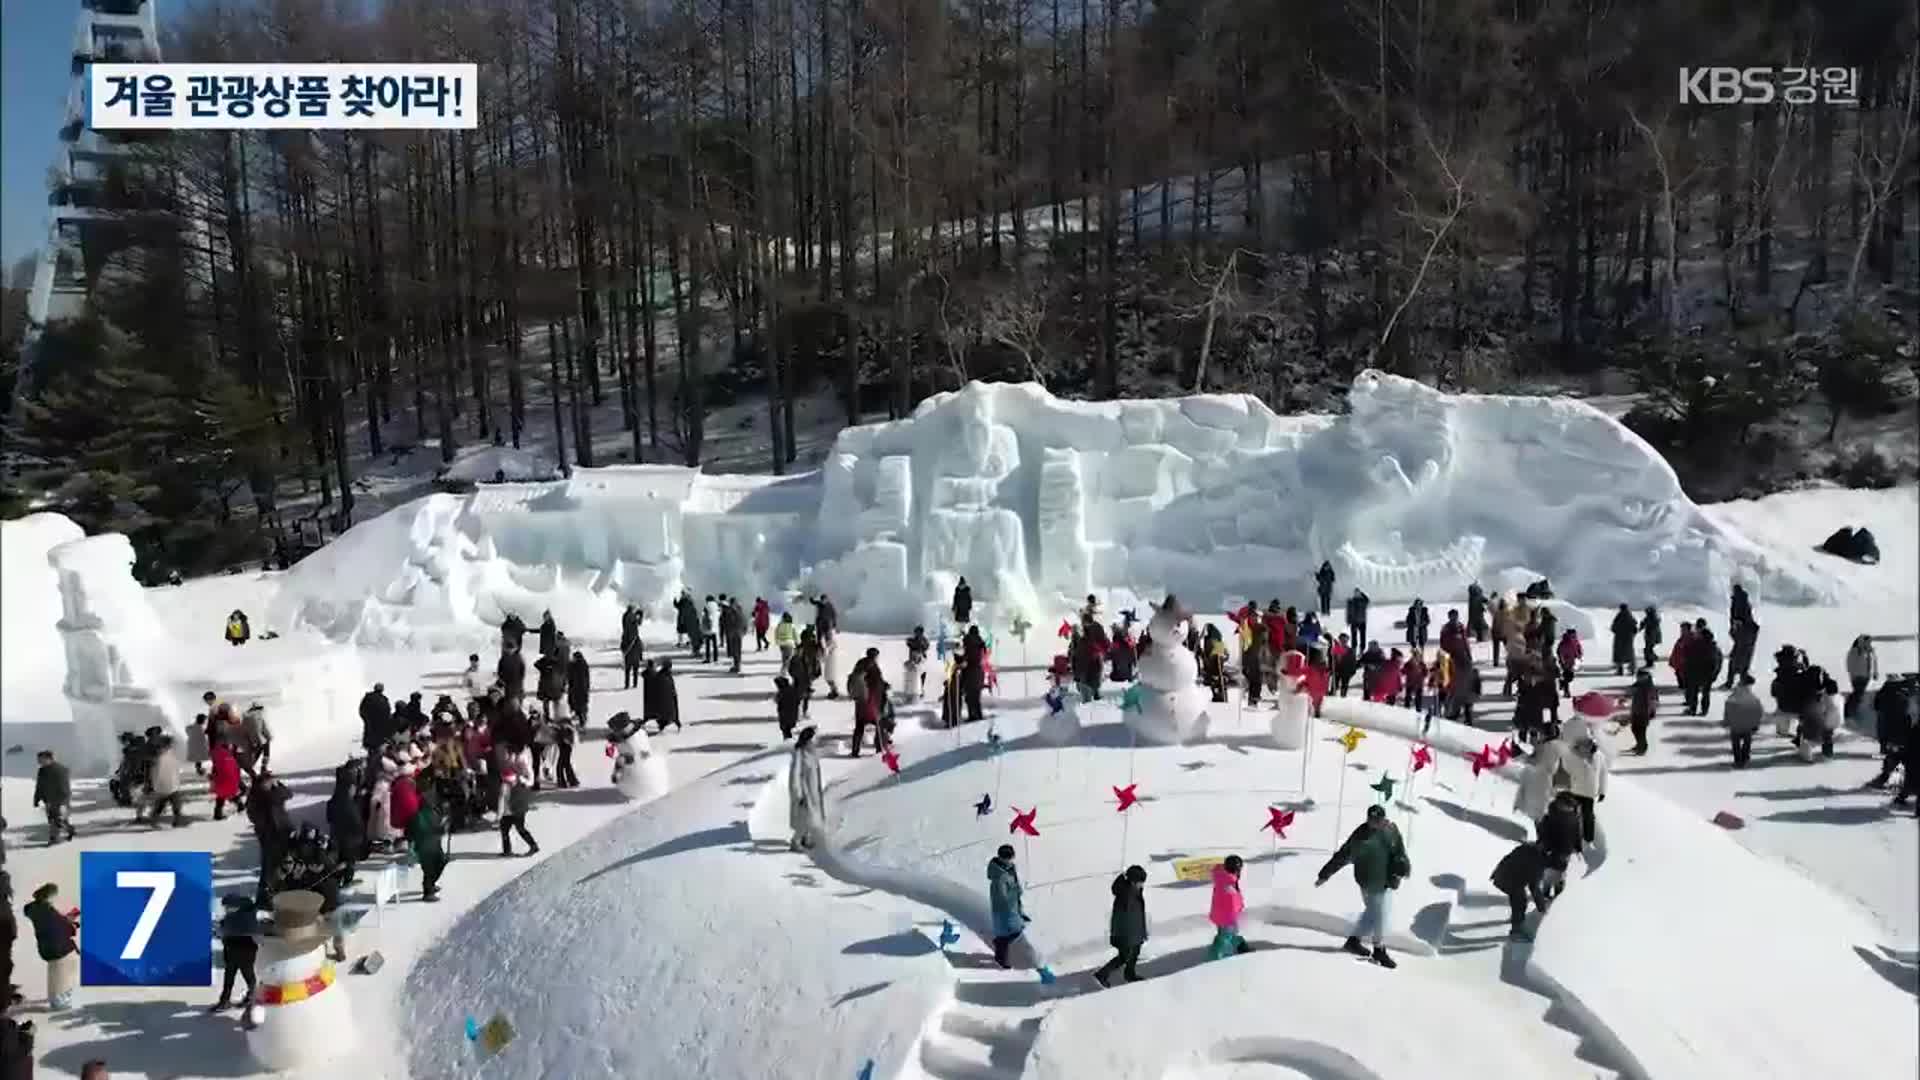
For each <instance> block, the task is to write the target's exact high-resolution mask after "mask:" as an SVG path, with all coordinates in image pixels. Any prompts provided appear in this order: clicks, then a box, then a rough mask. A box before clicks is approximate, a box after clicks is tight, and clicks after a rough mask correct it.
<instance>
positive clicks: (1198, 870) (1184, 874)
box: [1173, 855, 1227, 881]
mask: <svg viewBox="0 0 1920 1080" xmlns="http://www.w3.org/2000/svg"><path fill="white" fill-rule="evenodd" d="M1226 861H1227V857H1226V856H1225V855H1201V856H1198V857H1196V858H1192V859H1175V860H1173V876H1174V878H1175V879H1176V880H1179V881H1211V880H1212V879H1213V868H1214V867H1216V866H1219V865H1220V864H1221V863H1223V862H1226Z"/></svg>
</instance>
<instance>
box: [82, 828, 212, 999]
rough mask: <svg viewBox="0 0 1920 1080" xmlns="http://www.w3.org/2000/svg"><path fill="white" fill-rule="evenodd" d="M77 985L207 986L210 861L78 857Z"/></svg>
mask: <svg viewBox="0 0 1920 1080" xmlns="http://www.w3.org/2000/svg"><path fill="white" fill-rule="evenodd" d="M80 910H81V911H82V912H83V914H84V918H85V921H84V922H83V923H82V924H81V927H80V984H81V985H82V986H207V985H210V984H211V983H212V982H213V856H212V855H211V854H209V853H207V852H204V851H83V852H81V853H80Z"/></svg>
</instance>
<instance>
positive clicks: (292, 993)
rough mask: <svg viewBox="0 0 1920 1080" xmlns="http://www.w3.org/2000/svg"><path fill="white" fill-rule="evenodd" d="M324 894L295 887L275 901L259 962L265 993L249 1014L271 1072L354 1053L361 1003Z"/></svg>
mask: <svg viewBox="0 0 1920 1080" xmlns="http://www.w3.org/2000/svg"><path fill="white" fill-rule="evenodd" d="M321 903H322V900H321V897H320V894H319V893H314V892H308V891H306V890H304V889H289V890H286V891H285V892H281V893H279V894H277V895H276V896H275V897H274V898H273V926H272V928H271V929H270V930H267V931H266V932H264V933H262V934H261V935H260V953H259V956H258V957H257V958H256V959H255V961H254V970H255V972H256V973H257V974H258V975H259V980H260V982H259V989H258V990H256V991H255V992H254V995H253V1006H252V1008H250V1009H248V1010H247V1025H246V1026H247V1032H246V1038H247V1050H248V1051H249V1052H250V1053H252V1054H253V1057H254V1060H256V1061H258V1062H259V1063H260V1065H261V1067H262V1068H264V1069H267V1070H268V1071H271V1072H280V1071H283V1070H287V1069H296V1068H306V1067H310V1066H314V1065H319V1064H322V1063H324V1062H326V1061H328V1060H329V1059H332V1058H334V1057H336V1056H338V1055H340V1054H343V1053H347V1052H350V1051H351V1050H353V1048H354V1046H355V1044H356V1042H357V1041H358V1040H357V1038H356V1035H357V1031H356V1025H355V1023H354V1017H353V1001H352V998H351V996H350V995H349V994H348V992H347V986H346V983H345V982H344V981H343V980H341V979H340V977H339V976H340V975H341V974H342V973H341V972H338V971H337V970H336V969H335V968H334V965H333V961H332V960H331V959H329V958H328V957H327V942H328V940H329V939H330V938H331V937H332V935H333V930H332V928H331V927H330V926H328V925H327V922H326V920H325V919H323V918H322V917H321V915H320V905H321Z"/></svg>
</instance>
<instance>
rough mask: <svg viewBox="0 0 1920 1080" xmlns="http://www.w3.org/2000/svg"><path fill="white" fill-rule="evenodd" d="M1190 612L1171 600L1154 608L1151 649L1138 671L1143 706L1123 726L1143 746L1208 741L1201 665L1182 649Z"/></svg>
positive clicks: (1130, 713) (1132, 712) (1205, 698)
mask: <svg viewBox="0 0 1920 1080" xmlns="http://www.w3.org/2000/svg"><path fill="white" fill-rule="evenodd" d="M1188 618H1189V616H1188V614H1187V612H1186V610H1185V609H1184V608H1182V607H1181V606H1180V602H1179V601H1178V600H1176V599H1174V598H1173V597H1171V596H1169V597H1167V602H1166V603H1164V604H1160V605H1158V606H1156V607H1155V608H1154V609H1153V618H1152V619H1149V620H1148V621H1147V633H1148V634H1150V635H1151V636H1152V638H1153V648H1152V650H1150V651H1149V652H1148V653H1147V654H1146V655H1145V656H1142V657H1141V658H1140V662H1139V667H1138V670H1137V673H1136V674H1137V676H1138V681H1139V683H1140V703H1141V708H1140V709H1139V710H1138V711H1137V712H1134V711H1130V712H1128V713H1126V718H1127V724H1128V725H1129V726H1130V727H1132V728H1133V730H1134V732H1135V733H1136V734H1137V735H1139V736H1140V738H1141V739H1142V740H1143V741H1145V742H1150V743H1192V742H1199V741H1200V740H1202V739H1205V738H1206V737H1207V722H1208V717H1207V705H1208V701H1207V692H1206V690H1204V689H1203V688H1201V686H1200V685H1199V680H1200V665H1199V662H1198V661H1196V660H1195V659H1194V658H1193V654H1192V653H1190V652H1188V651H1187V650H1186V649H1185V648H1183V647H1181V644H1180V643H1181V642H1182V641H1183V640H1185V639H1186V632H1185V626H1186V623H1187V621H1188Z"/></svg>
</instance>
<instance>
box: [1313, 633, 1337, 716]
mask: <svg viewBox="0 0 1920 1080" xmlns="http://www.w3.org/2000/svg"><path fill="white" fill-rule="evenodd" d="M1338 647H1339V646H1337V645H1336V646H1335V648H1338ZM1332 683H1333V670H1332V660H1331V658H1329V657H1328V655H1327V654H1326V653H1325V652H1324V651H1322V650H1320V649H1315V650H1313V652H1311V653H1309V654H1307V698H1308V700H1310V701H1312V702H1313V715H1314V717H1315V718H1316V719H1318V718H1319V716H1320V704H1321V702H1324V701H1326V700H1327V688H1328V687H1329V686H1331V685H1332Z"/></svg>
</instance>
